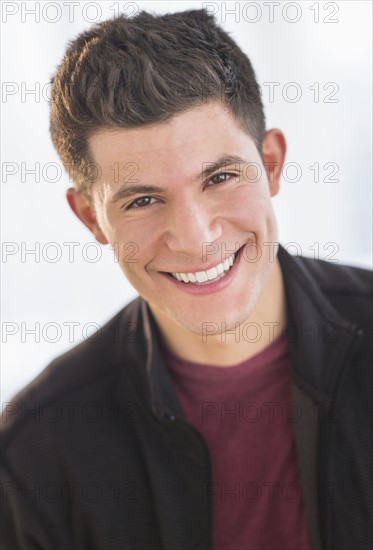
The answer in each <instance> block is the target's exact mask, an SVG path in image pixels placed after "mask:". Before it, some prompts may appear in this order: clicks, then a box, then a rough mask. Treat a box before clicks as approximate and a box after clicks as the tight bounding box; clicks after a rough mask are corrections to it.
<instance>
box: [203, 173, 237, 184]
mask: <svg viewBox="0 0 373 550" xmlns="http://www.w3.org/2000/svg"><path fill="white" fill-rule="evenodd" d="M231 177H236V178H237V177H238V175H237V174H232V173H231V172H219V174H216V175H215V176H213V177H212V178H211V179H210V181H211V182H212V183H214V184H215V185H217V184H219V183H225V182H226V181H228V180H230V179H231Z"/></svg>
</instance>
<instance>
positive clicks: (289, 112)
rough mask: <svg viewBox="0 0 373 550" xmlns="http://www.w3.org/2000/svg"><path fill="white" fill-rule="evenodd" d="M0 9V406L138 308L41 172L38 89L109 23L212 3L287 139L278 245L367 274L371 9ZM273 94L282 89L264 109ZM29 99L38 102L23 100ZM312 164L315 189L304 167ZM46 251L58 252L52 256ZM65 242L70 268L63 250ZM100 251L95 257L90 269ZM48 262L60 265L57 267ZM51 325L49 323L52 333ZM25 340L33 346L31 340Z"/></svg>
mask: <svg viewBox="0 0 373 550" xmlns="http://www.w3.org/2000/svg"><path fill="white" fill-rule="evenodd" d="M1 4H2V6H1V9H2V29H1V30H2V81H3V83H2V92H3V93H2V104H1V107H2V150H1V153H2V227H1V229H2V241H3V244H2V252H3V254H2V263H1V267H2V372H1V382H2V400H3V401H7V400H9V399H10V398H11V397H12V395H14V393H15V392H16V391H18V390H19V389H20V388H22V387H23V386H24V385H25V384H26V383H27V382H29V381H30V380H31V379H33V378H34V377H35V376H36V375H37V374H38V373H39V372H40V371H41V370H42V369H43V368H44V367H45V366H46V365H47V363H48V362H49V361H50V360H51V359H53V358H54V357H56V356H57V355H59V354H60V353H62V352H63V351H65V350H67V349H68V348H70V347H72V346H73V345H76V344H77V343H78V342H79V341H80V340H82V339H83V338H84V337H87V336H89V334H91V333H92V332H93V329H94V324H97V325H102V324H103V323H105V322H106V321H107V320H108V319H109V318H110V317H112V316H113V315H114V314H115V313H116V312H117V311H119V310H120V309H121V308H122V307H123V306H124V305H125V304H126V303H128V302H129V301H130V300H131V299H132V298H133V297H134V296H136V292H135V290H134V289H132V288H131V287H130V285H129V283H128V282H127V281H126V280H125V278H124V276H123V274H122V272H121V271H120V269H119V267H118V265H117V264H116V263H115V262H114V254H113V252H112V251H111V250H110V249H109V248H108V247H102V248H101V247H99V245H97V246H96V247H95V246H94V245H92V246H88V247H87V246H86V245H87V243H92V241H93V238H92V237H91V235H90V233H89V232H88V230H86V229H85V228H84V226H83V225H82V224H81V223H80V222H79V221H78V220H77V219H76V218H75V217H74V215H73V214H72V212H71V211H70V210H69V207H68V205H67V202H66V199H65V192H66V189H67V188H68V187H69V186H70V183H69V181H68V177H67V176H66V174H65V173H64V172H62V171H61V175H60V177H59V178H56V179H58V181H55V182H53V181H51V180H53V179H54V178H55V176H56V174H57V171H56V169H53V165H52V164H50V163H56V164H59V165H60V161H59V159H58V157H57V155H56V153H55V151H54V149H53V147H52V144H51V142H50V138H49V130H48V126H49V120H48V118H49V113H48V101H47V99H48V82H49V80H50V77H51V75H52V74H53V73H54V71H55V69H56V67H57V65H58V63H59V62H60V60H61V58H62V56H63V54H64V50H65V47H66V45H67V42H68V41H69V40H71V39H73V38H75V37H76V35H77V34H78V33H79V32H81V31H82V30H83V29H86V28H89V27H90V26H91V24H92V23H93V22H94V21H95V20H104V19H107V18H109V17H112V16H113V15H114V14H115V13H116V12H117V10H119V13H127V14H130V13H131V12H132V11H137V10H138V9H144V10H146V11H153V12H155V13H164V12H167V11H169V12H174V11H183V10H185V9H196V8H200V7H202V5H203V4H205V5H207V4H208V9H209V10H210V11H216V16H217V18H218V20H219V21H220V23H221V24H222V25H223V27H224V28H225V29H226V30H227V31H228V32H230V33H231V35H232V37H233V38H234V39H235V40H236V41H237V42H238V44H239V45H240V46H241V48H242V49H243V50H244V51H245V53H247V55H248V56H249V58H250V60H251V61H252V64H253V66H254V69H255V71H256V75H257V79H258V82H259V84H260V85H261V88H262V93H263V101H264V104H265V110H266V116H267V128H271V127H279V128H281V129H282V130H283V131H284V133H285V135H286V138H287V143H288V154H287V160H286V162H287V163H297V165H298V167H300V169H301V171H302V176H301V177H300V179H299V180H298V181H289V180H291V179H293V178H296V176H297V173H296V171H295V170H294V168H293V169H292V168H289V171H288V172H287V173H286V174H285V177H284V178H283V181H282V189H281V192H280V194H279V195H278V197H276V198H275V199H274V200H273V203H274V208H275V212H276V214H277V219H278V225H279V238H280V242H281V243H282V244H283V245H287V243H291V242H296V243H298V246H299V247H300V250H301V251H302V253H303V254H304V255H307V256H313V255H314V252H315V250H316V247H318V248H319V251H320V253H319V257H320V258H321V259H324V258H326V257H327V255H328V253H331V252H333V250H334V251H336V252H335V254H334V256H333V257H332V258H331V259H333V260H336V261H338V262H339V263H348V264H351V265H358V266H366V267H369V266H370V265H371V248H372V247H371V229H372V228H371V214H372V206H371V204H372V200H371V199H372V196H371V169H372V164H371V163H372V158H371V148H372V144H371V121H372V112H371V95H372V94H371V89H372V73H371V62H372V60H371V54H370V52H371V42H372V32H371V16H372V13H371V11H372V4H371V2H370V1H351V2H350V1H339V2H308V1H298V2H284V1H281V2H269V3H268V2H262V1H257V2H226V3H224V2H205V3H203V2H157V1H152V2H136V4H135V3H134V2H112V1H106V2H79V3H78V5H77V6H75V7H74V13H73V11H72V10H73V6H72V4H74V2H73V3H71V2H70V3H68V2H59V4H58V6H59V8H58V6H57V7H56V4H57V3H56V2H2V3H1ZM67 4H70V7H69V6H68V5H67ZM266 4H267V5H266ZM268 4H272V8H271V9H273V10H274V11H273V14H274V17H273V20H271V17H270V16H271V13H270V6H269V5H268ZM57 8H58V9H57ZM35 10H36V13H35ZM69 10H70V11H69ZM32 11H33V12H34V13H32ZM38 12H39V13H40V18H39V16H38ZM58 18H59V19H58ZM57 19H58V20H57ZM69 19H72V20H69ZM297 19H298V20H297ZM291 21H293V22H291ZM333 21H334V22H333ZM270 82H272V83H276V82H277V83H278V84H279V85H278V86H276V87H275V89H274V97H273V100H271V98H270V95H269V88H270V87H269V84H268V83H270ZM294 82H295V83H296V86H297V87H298V90H299V89H300V90H301V94H302V95H301V97H300V99H299V100H298V101H291V100H292V99H293V98H295V94H296V88H295V87H294V86H293V85H290V86H289V83H294ZM265 83H267V84H265ZM330 83H332V84H330ZM311 86H312V87H313V89H310V87H311ZM316 88H318V89H319V101H316V99H317V98H316V97H315V93H316ZM32 89H34V90H36V94H35V93H33V94H32V93H26V92H27V90H32ZM335 90H338V91H337V92H336V93H334V95H331V94H332V92H333V91H335ZM328 97H329V101H330V100H334V101H335V102H329V101H328ZM10 163H13V164H10ZM35 163H40V170H39V172H40V181H35V174H32V173H27V170H30V169H32V168H33V167H35ZM315 163H318V166H319V169H320V174H319V181H315V179H316V178H315V172H314V171H313V170H311V169H310V168H309V167H310V166H315ZM326 163H335V164H336V165H337V166H338V172H337V174H335V175H334V179H336V180H337V181H334V182H333V181H328V180H327V176H328V174H330V172H331V168H330V166H331V165H328V166H327V167H326V168H324V166H325V165H326ZM60 166H61V165H60ZM289 166H291V165H289ZM11 170H14V172H15V173H14V174H10V173H9V171H11ZM298 170H299V168H298ZM52 242H54V243H57V245H56V246H48V243H52ZM74 242H75V243H77V245H76V246H75V248H74V254H73V258H70V259H72V260H73V261H71V262H70V261H69V248H68V246H67V245H63V243H74ZM22 243H23V244H22ZM37 243H39V244H37ZM315 243H318V244H317V245H316V246H315ZM327 243H334V244H333V245H332V247H330V245H328V244H327ZM37 246H39V247H40V261H38V259H37V258H36V257H35V254H26V255H25V254H23V255H22V251H23V252H24V251H25V249H35V247H37ZM70 246H72V245H70ZM328 246H329V248H328ZM324 247H325V248H324ZM100 248H101V254H102V255H101V257H100V258H99V259H98V260H97V261H96V262H93V261H87V260H88V259H92V260H93V259H94V258H95V255H97V254H98V253H99V252H100ZM70 250H72V249H71V248H70ZM58 251H60V252H61V258H60V260H59V261H57V262H53V259H54V257H55V254H56V252H58ZM4 252H5V254H4ZM11 252H13V254H10V253H11ZM289 252H292V253H295V252H296V250H295V249H294V247H292V248H289ZM37 323H39V325H37ZM48 323H52V324H58V326H59V327H60V334H58V333H57V331H56V329H55V328H53V327H54V326H56V325H48ZM68 323H77V325H76V326H75V328H74V332H73V331H72V325H71V324H70V330H71V332H70V333H69V325H68ZM48 327H49V329H48ZM35 328H36V331H37V333H39V334H40V341H39V342H37V341H36V336H35V334H32V333H27V330H32V329H35ZM11 331H13V332H14V334H10V332H11ZM72 332H73V333H72ZM58 336H60V337H58ZM53 339H56V341H55V342H52V341H51V340H53ZM48 340H49V341H48Z"/></svg>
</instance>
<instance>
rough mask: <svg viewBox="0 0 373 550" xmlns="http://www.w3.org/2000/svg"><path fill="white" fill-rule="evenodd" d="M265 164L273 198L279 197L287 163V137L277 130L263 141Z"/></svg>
mask: <svg viewBox="0 0 373 550" xmlns="http://www.w3.org/2000/svg"><path fill="white" fill-rule="evenodd" d="M262 153H263V162H264V166H265V169H266V172H267V177H268V183H269V189H270V192H271V196H272V197H274V196H275V195H277V193H278V192H279V189H280V180H281V173H282V167H283V165H284V162H285V155H286V141H285V136H284V134H283V133H282V132H281V130H278V129H277V128H273V129H272V130H268V132H266V134H265V136H264V139H263V147H262Z"/></svg>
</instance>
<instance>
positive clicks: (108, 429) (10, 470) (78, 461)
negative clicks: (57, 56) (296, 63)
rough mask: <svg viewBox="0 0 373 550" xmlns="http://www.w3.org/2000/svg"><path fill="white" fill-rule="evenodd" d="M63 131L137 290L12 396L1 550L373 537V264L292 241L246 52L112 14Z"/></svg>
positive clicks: (68, 159)
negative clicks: (339, 260)
mask: <svg viewBox="0 0 373 550" xmlns="http://www.w3.org/2000/svg"><path fill="white" fill-rule="evenodd" d="M51 134H52V139H53V143H54V145H55V147H56V149H57V151H58V153H59V155H60V157H61V159H62V161H63V162H64V165H65V167H66V169H67V170H68V171H69V172H70V173H71V174H72V175H73V178H74V183H75V186H74V187H73V188H71V189H69V190H68V192H67V199H68V202H69V204H70V206H71V208H72V210H73V212H74V213H75V214H76V215H77V216H78V218H79V219H80V220H81V221H82V222H83V223H84V224H85V225H86V226H87V227H88V229H89V230H90V231H91V232H92V233H93V235H94V236H95V238H96V239H97V241H98V242H100V243H102V244H107V243H110V244H111V245H112V246H113V247H114V250H115V251H116V255H117V258H118V262H119V265H120V267H121V269H122V270H123V272H124V274H125V276H126V277H127V278H128V280H129V281H130V283H131V284H132V285H133V287H134V288H135V289H136V290H137V291H138V293H139V297H138V298H137V299H136V300H134V301H133V302H132V303H130V304H129V305H128V306H126V307H125V308H124V309H122V310H121V311H120V312H119V313H118V314H117V315H116V316H115V317H114V318H113V319H112V320H110V321H109V322H108V323H107V325H105V327H103V328H102V330H101V331H100V332H99V333H98V335H97V338H94V339H93V341H90V342H84V343H82V344H80V345H79V346H77V347H75V348H73V349H72V350H70V351H69V352H68V353H66V354H65V355H63V356H61V357H59V358H57V359H55V360H54V361H53V362H52V363H51V364H50V365H49V366H48V367H47V368H46V369H45V370H44V371H43V372H42V374H41V375H40V376H39V377H38V378H36V379H35V380H34V381H33V382H32V383H31V384H29V385H28V386H27V387H26V388H25V389H24V390H23V391H22V392H21V393H20V394H18V395H17V396H16V397H15V398H14V400H13V402H12V403H10V404H8V405H7V406H6V407H5V410H4V413H3V428H4V434H3V456H4V468H3V478H4V481H3V500H2V502H3V509H4V519H5V523H4V526H5V527H4V528H3V531H2V542H3V547H4V548H7V549H11V548H12V549H13V548H20V549H25V550H26V549H30V548H38V549H45V550H47V549H48V550H49V549H50V548H54V549H61V550H62V549H67V548H74V549H86V548H89V549H90V550H91V549H97V550H99V549H100V550H102V549H104V548H105V549H106V548H107V549H109V548H110V549H118V550H119V549H128V550H130V549H131V550H133V549H138V550H153V549H154V550H155V549H163V550H175V549H179V550H189V549H190V550H192V549H196V548H199V549H205V550H211V549H213V550H223V549H224V550H254V549H261V550H294V549H296V550H306V549H307V550H308V549H311V548H313V549H322V550H327V549H330V550H331V549H332V548H333V549H351V548H359V549H362V548H368V547H370V544H371V542H372V541H371V531H370V529H371V527H370V519H371V518H370V509H371V508H370V506H371V492H370V488H369V476H370V456H371V454H370V453H371V448H370V447H369V445H368V442H369V437H370V436H369V434H370V424H369V418H371V382H372V378H371V369H370V364H371V347H370V346H371V340H370V338H369V337H370V334H369V330H370V328H371V320H370V318H369V314H370V312H371V310H370V309H369V307H368V305H367V299H368V298H370V297H371V287H370V285H371V278H370V273H369V272H368V271H367V270H363V269H357V268H352V267H348V266H336V265H334V264H328V263H326V262H322V261H316V260H311V259H306V258H301V257H299V258H297V259H295V258H292V257H291V256H290V255H289V254H288V253H287V252H286V251H285V249H284V248H283V247H281V245H279V243H278V240H277V239H278V236H277V225H276V219H275V215H274V211H273V208H272V202H271V198H272V197H273V196H275V195H276V194H277V193H278V191H279V184H280V174H281V169H282V166H283V163H284V158H285V151H286V145H285V139H284V136H283V134H282V133H281V131H279V130H276V129H272V130H266V129H265V119H264V114H263V107H262V103H261V99H260V93H259V89H258V86H257V83H256V80H255V75H254V72H253V70H252V67H251V64H250V62H249V60H248V59H247V57H246V56H245V55H244V54H243V52H242V51H241V50H240V49H239V48H238V47H237V45H236V44H235V43H234V42H233V40H232V39H231V38H230V37H229V36H228V35H227V34H226V33H225V32H224V31H223V30H222V29H221V28H220V27H219V26H218V25H217V24H216V22H215V21H214V19H213V17H212V16H209V15H207V13H205V12H204V11H200V10H196V11H187V12H181V13H176V14H168V15H164V16H152V15H150V14H147V13H144V12H142V13H140V14H139V15H137V16H135V17H133V18H131V19H126V18H124V17H120V18H117V19H114V20H111V21H106V22H104V23H101V24H98V25H96V26H95V27H94V28H93V29H91V30H89V31H86V32H85V33H83V34H81V35H80V36H79V37H78V38H77V39H76V40H75V41H73V42H72V43H71V44H70V45H69V47H68V49H67V52H66V55H65V57H64V59H63V61H62V63H61V65H60V67H59V68H58V71H57V73H56V75H55V77H54V79H53V89H52V100H51ZM105 284H107V282H105ZM103 285H104V283H103ZM119 301H120V298H119Z"/></svg>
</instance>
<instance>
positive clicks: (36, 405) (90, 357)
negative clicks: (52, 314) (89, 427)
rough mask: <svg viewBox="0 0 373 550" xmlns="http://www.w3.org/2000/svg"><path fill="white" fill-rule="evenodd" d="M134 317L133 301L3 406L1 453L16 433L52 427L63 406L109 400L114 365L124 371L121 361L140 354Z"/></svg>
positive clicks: (113, 384) (135, 303) (137, 313)
mask: <svg viewBox="0 0 373 550" xmlns="http://www.w3.org/2000/svg"><path fill="white" fill-rule="evenodd" d="M139 316H140V299H139V298H136V299H135V300H133V301H132V302H131V303H130V304H128V305H127V306H126V307H125V308H123V309H122V310H121V311H120V312H119V313H118V314H116V315H115V316H114V317H113V318H112V319H110V320H109V321H108V322H107V323H106V324H105V325H103V326H102V327H100V328H99V329H98V330H97V331H96V333H95V334H93V335H91V336H90V337H89V339H87V340H85V341H83V342H81V343H80V344H78V345H76V346H74V347H73V348H72V349H70V350H68V351H67V352H66V353H64V354H62V355H60V356H59V357H56V358H55V359H54V360H53V361H52V362H51V363H49V365H47V366H46V367H45V368H44V369H43V370H42V371H41V373H40V374H39V375H38V376H37V377H36V378H34V379H33V380H32V381H31V382H30V383H28V384H27V385H26V386H25V387H24V388H23V389H22V390H21V391H19V392H18V393H17V394H16V395H15V396H13V398H12V399H11V400H10V402H8V403H5V404H4V406H3V412H2V415H1V422H0V427H1V431H2V446H3V449H5V447H7V446H8V444H10V442H11V441H12V440H13V439H14V438H15V436H18V434H20V433H24V432H30V433H36V432H38V433H40V432H41V431H42V430H43V425H44V426H47V425H49V426H50V425H51V424H53V421H52V420H51V419H52V417H53V415H57V414H58V411H61V410H62V409H63V413H64V414H66V411H67V408H66V404H75V405H76V404H78V405H77V406H79V407H80V408H81V407H84V405H85V404H87V403H100V404H103V403H104V402H106V401H109V400H110V399H112V398H113V395H114V394H115V391H116V384H117V373H118V368H119V366H121V367H123V368H122V369H121V371H123V370H125V368H126V358H128V357H130V356H131V353H136V354H137V353H139V350H140V349H141V346H139V341H140V339H141V335H140V331H141V323H140V317H139ZM127 363H128V360H127ZM71 407H72V405H70V413H71V410H72V408H71ZM48 415H49V419H48V418H47V417H48ZM40 420H41V421H40ZM43 420H47V421H46V422H44V423H43ZM26 426H27V427H28V429H26V430H25V427H26Z"/></svg>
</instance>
